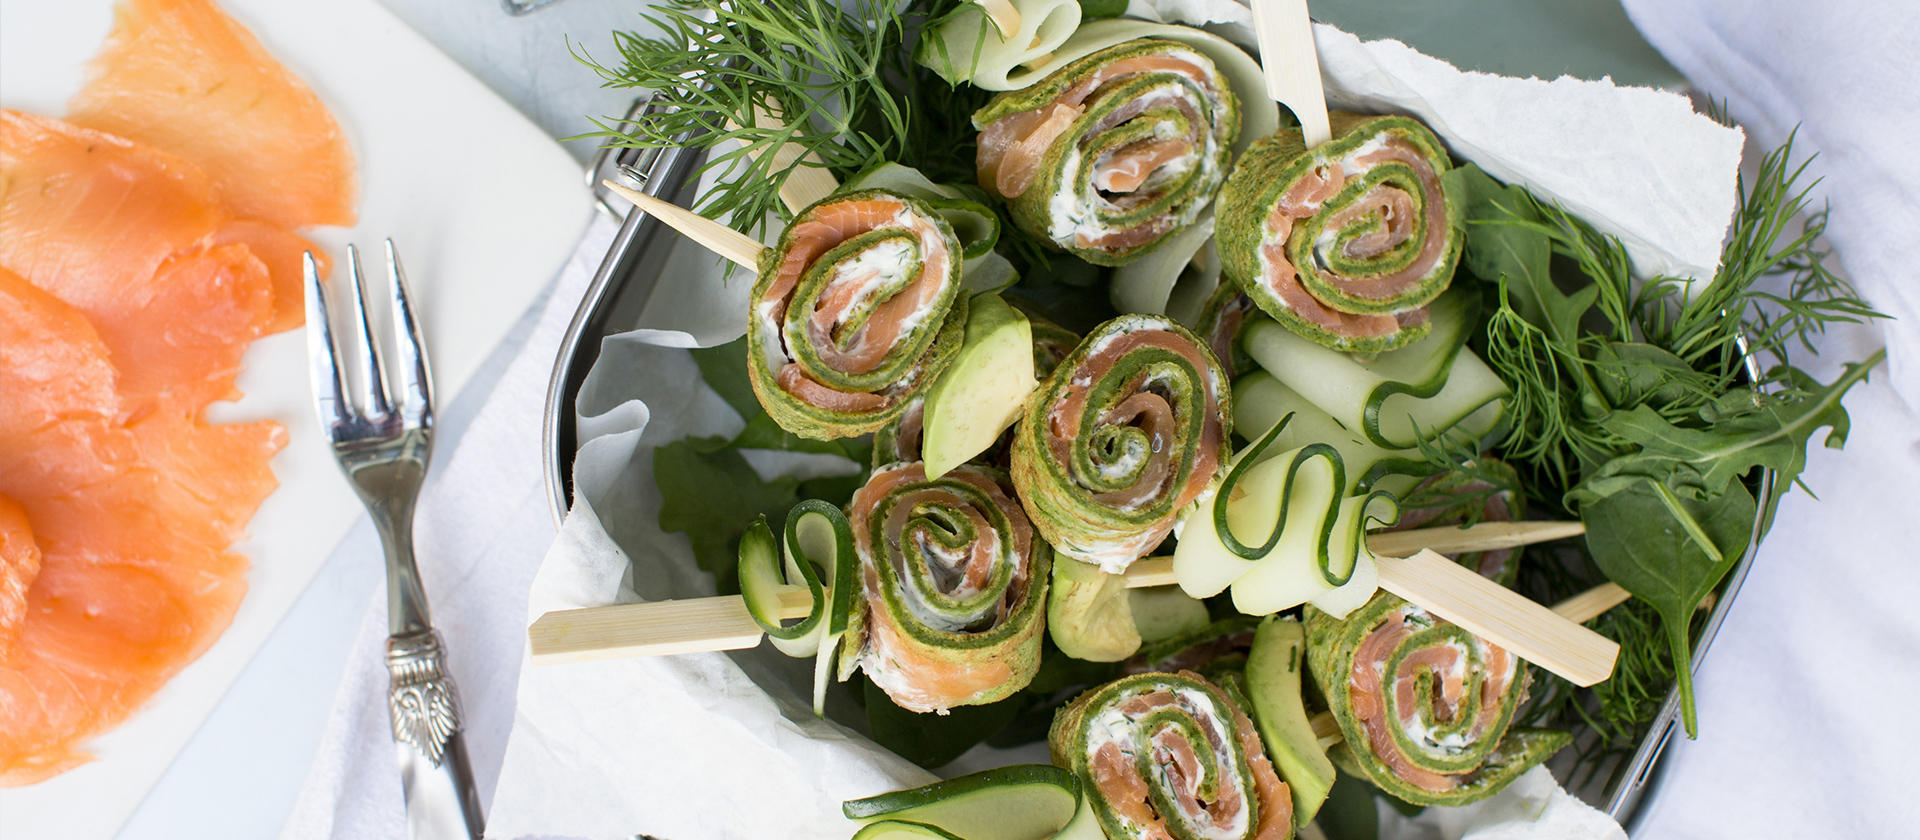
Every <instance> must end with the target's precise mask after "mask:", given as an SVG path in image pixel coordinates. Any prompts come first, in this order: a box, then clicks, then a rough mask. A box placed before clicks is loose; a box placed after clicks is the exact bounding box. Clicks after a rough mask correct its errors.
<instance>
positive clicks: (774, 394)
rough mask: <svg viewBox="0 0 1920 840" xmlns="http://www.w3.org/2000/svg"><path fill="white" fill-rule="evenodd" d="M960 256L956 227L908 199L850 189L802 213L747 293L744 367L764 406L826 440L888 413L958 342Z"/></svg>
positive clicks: (788, 424) (882, 421) (799, 430)
mask: <svg viewBox="0 0 1920 840" xmlns="http://www.w3.org/2000/svg"><path fill="white" fill-rule="evenodd" d="M989 247H990V246H989ZM963 260H964V248H963V246H962V245H961V243H960V240H959V238H958V237H957V235H956V234H955V232H954V227H953V225H952V224H950V223H949V222H948V221H947V219H946V217H945V216H942V215H941V214H940V212H939V211H938V210H937V209H936V208H935V207H933V206H932V205H930V204H929V203H928V202H926V201H923V200H921V199H918V198H914V197H912V196H909V195H902V194H899V193H895V192H890V191H887V190H879V189H866V190H856V191H852V192H844V193H836V194H834V195H831V196H828V197H826V198H825V199H822V200H821V201H819V202H818V203H815V204H814V205H812V206H810V207H807V208H806V209H804V210H802V211H800V213H799V214H798V215H797V216H795V217H794V220H793V223H792V224H790V225H788V226H787V228H786V230H784V231H782V232H781V234H780V239H779V242H778V243H777V244H776V245H775V247H773V248H769V249H767V250H766V252H765V253H764V254H763V255H762V256H761V258H760V266H759V277H758V279H757V280H756V281H755V282H754V286H753V291H752V294H751V300H752V306H753V309H752V311H751V312H750V313H749V317H748V319H747V347H748V359H749V363H748V366H747V371H748V374H749V378H750V380H751V381H752V383H753V390H754V394H755V395H757V396H758V397H759V399H760V404H761V405H762V406H763V407H765V408H766V410H767V414H768V415H770V416H772V417H773V419H774V420H775V421H776V422H777V423H779V424H780V427H781V428H783V429H785V430H787V431H789V432H792V433H794V434H796V435H799V436H801V437H808V438H815V439H821V440H832V439H835V438H843V437H852V436H855V435H861V434H865V433H867V432H871V431H875V430H877V429H879V428H880V427H882V426H885V425H886V424H887V423H889V422H891V421H893V420H894V419H895V418H896V417H898V416H899V415H900V413H901V411H903V410H904V409H905V408H906V405H907V403H908V402H910V401H911V400H912V399H913V398H914V397H915V396H916V395H918V394H919V393H920V392H921V391H923V390H924V389H925V388H926V387H927V385H928V384H929V383H931V382H932V381H933V380H934V379H935V378H936V377H938V376H939V375H940V372H941V371H942V370H944V369H945V368H946V366H947V365H948V364H950V363H951V362H952V360H953V356H954V354H955V353H957V352H958V351H959V349H960V342H961V337H962V335H963V334H964V332H965V330H966V318H967V307H964V306H954V305H953V304H954V301H955V300H956V299H957V298H958V295H959V293H960V288H961V285H962V278H961V273H962V262H963Z"/></svg>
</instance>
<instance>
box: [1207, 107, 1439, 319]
mask: <svg viewBox="0 0 1920 840" xmlns="http://www.w3.org/2000/svg"><path fill="white" fill-rule="evenodd" d="M1331 120H1332V126H1333V139H1332V140H1330V141H1328V142H1326V143H1323V144H1321V145H1320V146H1318V147H1316V148H1313V149H1311V150H1309V149H1307V148H1306V144H1305V141H1304V140H1303V139H1302V137H1301V133H1300V129H1297V128H1295V129H1288V130H1283V131H1280V132H1278V133H1276V134H1273V135H1271V136H1269V137H1264V138H1261V139H1260V140H1258V141H1255V142H1254V144H1253V146H1251V147H1250V148H1248V149H1247V153H1246V154H1244V155H1242V156H1241V157H1240V160H1239V161H1238V162H1236V164H1235V165H1234V169H1233V172H1232V174H1230V175H1228V176H1227V181H1226V185H1225V186H1223V187H1222V188H1221V190H1220V207H1219V210H1218V220H1217V222H1216V230H1217V232H1216V235H1215V240H1214V244H1215V247H1216V248H1217V249H1218V250H1219V253H1220V262H1221V268H1222V270H1223V271H1224V272H1225V273H1226V275H1227V276H1228V277H1230V278H1232V279H1233V281H1234V282H1235V283H1237V284H1239V286H1240V287H1241V288H1242V289H1245V290H1246V292H1247V295H1248V296H1250V297H1252V298H1253V300H1254V302H1256V303H1258V304H1259V305H1260V308H1261V309H1264V310H1266V311H1267V313H1268V314H1270V315H1272V316H1273V317H1274V319H1275V320H1277V321H1279V322H1280V323H1281V324H1283V325H1285V326H1286V327H1287V328H1288V329H1291V330H1293V331H1294V332H1297V333H1299V334H1301V335H1303V336H1306V337H1308V338H1311V339H1313V340H1314V341H1317V342H1319V343H1321V344H1323V345H1326V346H1328V347H1332V348H1334V349H1336V350H1344V351H1350V352H1379V351H1383V350H1390V349H1393V348H1395V347H1400V346H1404V345H1406V344H1409V343H1412V342H1413V341H1416V340H1418V339H1419V338H1420V337H1421V336H1423V335H1425V334H1426V331H1427V322H1428V313H1427V309H1426V305H1427V303H1428V302H1430V301H1432V300H1433V299H1434V298H1436V297H1438V296H1439V295H1440V293H1441V292H1444V291H1446V289H1447V284H1448V283H1449V282H1451V281H1452V279H1453V270H1454V267H1455V266H1456V265H1457V264H1458V263H1459V261H1460V249H1461V243H1462V241H1463V239H1464V231H1463V225H1462V222H1461V214H1460V210H1459V208H1458V207H1456V206H1455V205H1454V203H1452V202H1450V201H1448V200H1447V196H1446V192H1445V190H1444V189H1442V186H1441V176H1443V175H1445V174H1446V173H1447V172H1448V171H1449V170H1450V169H1451V164H1450V163H1449V162H1448V159H1447V152H1446V149H1445V148H1443V147H1442V146H1441V145H1440V140H1439V138H1437V137H1435V136H1434V135H1433V132H1431V131H1429V130H1428V129H1427V127H1426V126H1424V125H1421V124H1420V123H1419V122H1418V121H1416V120H1413V119H1410V118H1408V117H1398V116H1386V117H1372V116H1364V115H1360V114H1351V113H1346V112H1340V111H1335V112H1333V113H1332V114H1331Z"/></svg>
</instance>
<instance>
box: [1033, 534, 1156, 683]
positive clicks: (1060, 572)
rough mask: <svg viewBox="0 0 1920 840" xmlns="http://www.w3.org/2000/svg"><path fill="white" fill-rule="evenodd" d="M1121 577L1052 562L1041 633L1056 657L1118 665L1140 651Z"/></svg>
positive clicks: (1069, 562)
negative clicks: (1044, 629)
mask: <svg viewBox="0 0 1920 840" xmlns="http://www.w3.org/2000/svg"><path fill="white" fill-rule="evenodd" d="M1131 600H1132V599H1131V598H1129V597H1128V594H1127V579H1126V578H1125V577H1124V576H1122V575H1114V574H1108V573H1106V572H1103V571H1100V567H1099V566H1095V565H1093V564H1092V563H1083V562H1081V561H1079V560H1075V559H1073V558H1071V557H1056V558H1054V562H1053V587H1052V589H1051V590H1050V594H1049V596H1048V597H1047V635H1048V636H1049V637H1051V638H1052V639H1053V644H1054V647H1057V648H1059V649H1060V652H1061V653H1064V654H1066V655H1068V656H1071V657H1073V658H1074V659H1079V660H1083V661H1086V662H1119V661H1120V660H1123V659H1126V658H1127V657H1129V656H1132V655H1133V654H1134V652H1135V651H1137V650H1139V649H1140V644H1141V642H1142V639H1141V638H1140V628H1139V626H1138V625H1137V624H1135V623H1134V617H1133V608H1132V604H1131Z"/></svg>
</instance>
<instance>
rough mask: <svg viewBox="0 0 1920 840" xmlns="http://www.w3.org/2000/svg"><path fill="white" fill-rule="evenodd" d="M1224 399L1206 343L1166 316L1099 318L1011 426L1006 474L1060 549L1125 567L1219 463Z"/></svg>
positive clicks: (1226, 423) (1222, 379)
mask: <svg viewBox="0 0 1920 840" xmlns="http://www.w3.org/2000/svg"><path fill="white" fill-rule="evenodd" d="M1229 399H1230V397H1229V391H1228V387H1227V377H1226V374H1225V373H1223V372H1221V370H1220V363H1219V361H1217V360H1216V359H1214V357H1213V352H1212V351H1210V350H1208V349H1207V348H1206V347H1205V345H1203V344H1202V343H1201V342H1200V340H1199V339H1198V338H1195V337H1194V335H1193V333H1191V332H1188V331H1187V329H1186V328H1185V327H1182V326H1180V325H1179V324H1176V323H1174V322H1173V321H1172V320H1170V319H1168V318H1166V317H1163V316H1158V315H1122V316H1120V317H1119V318H1115V319H1113V320H1111V321H1108V322H1106V323H1105V324H1102V325H1100V326H1098V327H1095V328H1094V330H1093V332H1092V333H1090V334H1089V335H1088V336H1087V337H1086V339H1085V340H1084V341H1082V342H1080V346H1079V347H1077V348H1075V349H1074V351H1073V354H1072V355H1070V356H1068V357H1067V359H1066V360H1065V361H1064V362H1062V363H1061V364H1060V366H1059V367H1057V368H1055V369H1054V370H1053V373H1051V374H1049V375H1048V376H1047V378H1046V380H1045V381H1043V382H1041V383H1040V388H1039V389H1038V390H1037V391H1035V393H1034V395H1033V396H1032V397H1031V398H1029V400H1028V402H1027V408H1026V414H1025V415H1024V416H1023V417H1021V418H1020V423H1019V424H1018V425H1017V426H1016V427H1015V432H1014V439H1013V484H1014V487H1015V488H1016V489H1017V490H1018V491H1019V496H1020V501H1021V503H1022V504H1023V505H1025V506H1026V509H1027V512H1028V513H1029V514H1031V515H1032V517H1033V524H1034V527H1035V528H1037V529H1039V531H1040V534H1041V536H1043V537H1045V538H1046V540H1047V542H1048V543H1051V544H1052V545H1053V548H1054V550H1055V551H1058V552H1060V553H1061V554H1064V555H1066V556H1069V557H1072V558H1074V559H1076V560H1081V561H1084V562H1087V563H1092V564H1095V565H1098V566H1100V567H1101V568H1102V569H1103V570H1105V571H1107V572H1111V573H1116V574H1117V573H1119V572H1122V571H1124V570H1125V569H1126V567H1127V566H1128V565H1129V564H1131V563H1132V562H1133V561H1134V560H1135V559H1137V558H1139V557H1141V556H1142V555H1145V554H1146V553H1147V552H1149V551H1151V550H1153V547H1154V546H1156V545H1159V544H1160V541H1161V540H1163V539H1165V538H1166V536H1167V534H1168V533H1169V532H1171V531H1172V530H1173V525H1174V520H1175V519H1176V518H1177V517H1179V516H1180V515H1182V513H1183V512H1184V511H1186V510H1187V509H1188V508H1189V507H1190V506H1191V505H1193V503H1194V502H1195V501H1196V500H1198V499H1199V498H1200V496H1201V494H1202V493H1205V492H1206V491H1207V489H1208V487H1209V486H1210V485H1211V484H1212V482H1213V480H1214V478H1215V477H1216V475H1218V474H1219V473H1220V472H1221V471H1222V469H1223V467H1222V465H1223V464H1224V463H1225V460H1226V457H1227V455H1228V450H1227V446H1228V441H1229V436H1230V434H1231V433H1232V431H1233V428H1232V418H1231V412H1230V410H1229V407H1228V401H1229Z"/></svg>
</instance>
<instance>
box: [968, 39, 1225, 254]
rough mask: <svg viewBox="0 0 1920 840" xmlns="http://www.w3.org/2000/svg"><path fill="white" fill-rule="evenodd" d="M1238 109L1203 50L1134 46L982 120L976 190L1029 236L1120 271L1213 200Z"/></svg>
mask: <svg viewBox="0 0 1920 840" xmlns="http://www.w3.org/2000/svg"><path fill="white" fill-rule="evenodd" d="M1238 107H1239V106H1238V105H1237V103H1236V100H1235V99H1234V95H1233V91H1232V90H1231V89H1230V88H1229V87H1228V85H1227V80H1226V77H1224V76H1223V75H1221V73H1220V71H1219V70H1218V69H1216V68H1215V66H1214V63H1213V61H1212V60H1211V59H1209V58H1208V57H1207V56H1206V55H1205V54H1204V53H1202V52H1201V51H1200V50H1198V49H1196V48H1194V47H1191V46H1188V45H1186V44H1183V43H1179V42H1176V41H1166V40H1158V39H1140V40H1135V41H1128V42H1126V43H1123V44H1120V45H1118V46H1114V47H1109V48H1107V49H1103V50H1100V51H1099V52H1095V53H1093V54H1091V55H1088V56H1086V57H1085V58H1082V59H1080V60H1078V61H1075V62H1073V63H1071V64H1068V65H1067V66H1065V67H1062V68H1060V69H1059V70H1058V71H1055V72H1054V73H1053V74H1052V75H1050V76H1048V77H1047V78H1045V79H1043V80H1041V81H1040V82H1039V83H1037V84H1035V85H1033V86H1032V87H1030V88H1027V89H1024V90H1017V91H1009V92H1007V93H1002V94H1000V95H998V96H996V97H994V99H993V100H992V101H991V102H988V103H987V105H986V107H984V108H981V109H980V110H979V111H977V112H975V113H974V115H973V125H974V127H975V128H978V129H980V150H979V153H978V156H977V158H976V163H977V165H978V171H979V176H980V185H981V186H983V187H985V188H986V189H987V190H988V191H990V192H993V193H995V194H997V195H999V196H1001V197H1003V198H1005V199H1007V201H1008V205H1009V207H1010V209H1011V210H1012V216H1013V222H1014V224H1016V225H1018V226H1020V228H1021V229H1022V230H1025V231H1027V232H1028V233H1030V234H1032V235H1034V236H1035V237H1038V238H1040V239H1042V240H1044V241H1047V242H1051V243H1052V244H1053V245H1055V246H1057V247H1059V248H1061V249H1063V250H1066V251H1069V252H1072V253H1073V254H1075V255H1077V256H1079V257H1081V258H1082V259H1085V260H1086V261H1088V262H1092V263H1097V264H1100V265H1124V264H1126V263H1128V262H1130V261H1132V260H1133V259H1135V258H1136V257H1139V256H1140V255H1142V254H1145V253H1146V252H1148V251H1150V250H1152V249H1153V248H1154V247H1156V246H1158V245H1160V244H1161V243H1163V242H1164V241H1165V240H1166V239H1167V238H1168V237H1169V236H1170V235H1171V234H1173V233H1174V232H1175V231H1178V230H1180V229H1181V228H1184V227H1186V226H1187V225H1189V224H1192V223H1193V221H1194V219H1195V218H1196V217H1198V216H1199V215H1200V211H1201V210H1202V209H1204V208H1205V207H1206V206H1207V204H1208V203H1209V202H1210V201H1212V200H1213V196H1214V193H1215V192H1216V191H1217V190H1218V189H1219V187H1220V183H1221V181H1222V179H1223V178H1225V177H1226V170H1227V163H1228V157H1229V150H1230V149H1231V147H1232V146H1233V141H1234V138H1235V136H1236V134H1237V132H1238V131H1239V129H1240V117H1239V112H1238Z"/></svg>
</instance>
